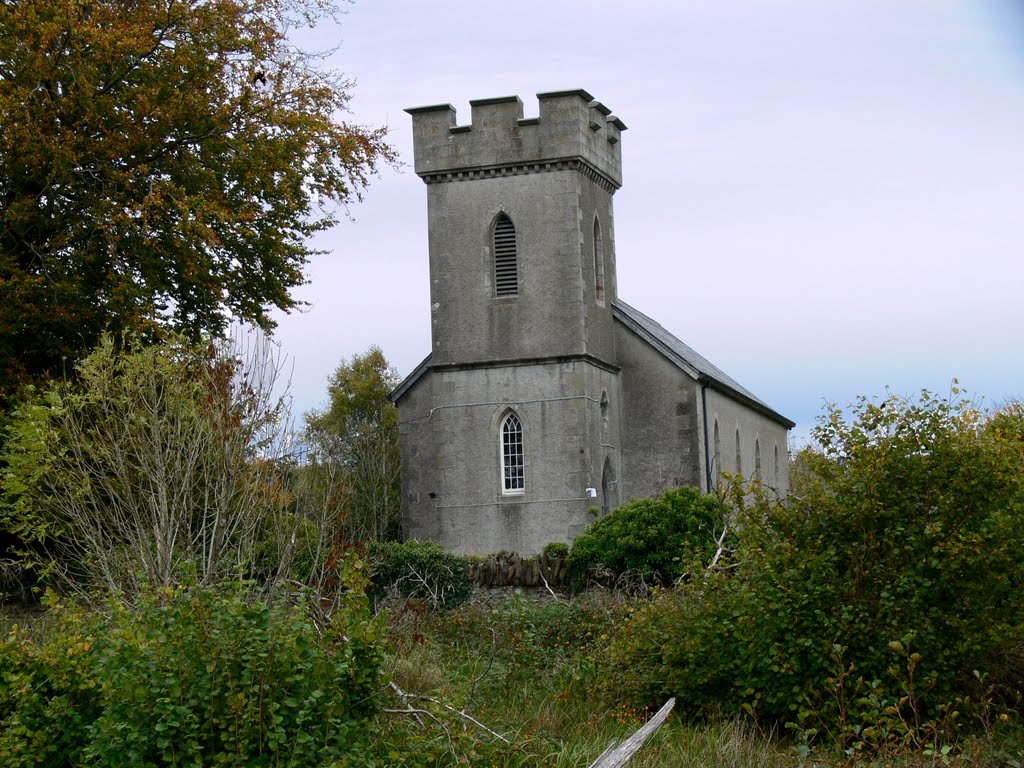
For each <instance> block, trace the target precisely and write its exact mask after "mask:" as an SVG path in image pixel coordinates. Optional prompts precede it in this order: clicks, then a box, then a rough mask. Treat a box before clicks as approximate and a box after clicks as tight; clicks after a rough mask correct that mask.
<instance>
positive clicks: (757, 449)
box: [754, 438, 761, 480]
mask: <svg viewBox="0 0 1024 768" xmlns="http://www.w3.org/2000/svg"><path fill="white" fill-rule="evenodd" d="M754 479H755V480H760V479H761V440H760V438H758V439H756V440H754Z"/></svg>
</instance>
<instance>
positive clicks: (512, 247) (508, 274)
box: [494, 216, 519, 296]
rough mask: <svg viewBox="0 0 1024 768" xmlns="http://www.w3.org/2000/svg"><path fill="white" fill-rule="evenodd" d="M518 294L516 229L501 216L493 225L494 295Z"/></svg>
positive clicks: (509, 221)
mask: <svg viewBox="0 0 1024 768" xmlns="http://www.w3.org/2000/svg"><path fill="white" fill-rule="evenodd" d="M518 293H519V265H518V258H517V254H516V228H515V227H514V226H513V225H512V221H511V219H509V218H508V217H507V216H502V217H501V218H500V219H498V221H497V223H496V224H495V225H494V295H495V296H515V295H517V294H518Z"/></svg>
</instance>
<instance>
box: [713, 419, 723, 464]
mask: <svg viewBox="0 0 1024 768" xmlns="http://www.w3.org/2000/svg"><path fill="white" fill-rule="evenodd" d="M711 461H712V462H713V463H714V468H715V472H716V473H717V472H721V471H722V435H721V433H720V432H719V431H718V419H715V455H714V456H712V457H711Z"/></svg>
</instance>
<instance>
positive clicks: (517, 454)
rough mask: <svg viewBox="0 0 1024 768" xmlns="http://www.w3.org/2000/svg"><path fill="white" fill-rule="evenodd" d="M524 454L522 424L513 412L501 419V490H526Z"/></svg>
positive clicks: (519, 491)
mask: <svg viewBox="0 0 1024 768" xmlns="http://www.w3.org/2000/svg"><path fill="white" fill-rule="evenodd" d="M525 459H526V454H525V451H524V445H523V424H522V422H520V421H519V417H518V416H516V414H515V413H511V412H510V413H509V414H508V415H507V416H505V418H504V419H502V420H501V492H502V493H522V492H523V491H525V490H526V461H525Z"/></svg>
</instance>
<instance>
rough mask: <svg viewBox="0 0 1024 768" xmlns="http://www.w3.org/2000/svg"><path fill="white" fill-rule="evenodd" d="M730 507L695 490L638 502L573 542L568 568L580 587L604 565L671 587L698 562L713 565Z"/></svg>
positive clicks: (602, 520)
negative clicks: (710, 562)
mask: <svg viewBox="0 0 1024 768" xmlns="http://www.w3.org/2000/svg"><path fill="white" fill-rule="evenodd" d="M725 533H726V523H725V505H724V504H723V503H722V501H721V500H720V499H718V498H716V497H714V496H709V495H703V494H701V493H700V492H699V491H698V490H696V489H695V488H673V489H671V490H668V491H665V493H663V494H662V495H661V496H658V497H655V498H649V499H634V500H633V501H630V502H627V503H625V504H623V505H622V506H621V507H618V508H617V509H616V510H615V511H613V512H612V513H610V514H608V515H606V516H605V517H602V518H600V519H598V520H597V521H595V522H594V523H592V524H591V525H590V526H589V527H588V528H587V531H586V533H584V534H583V535H582V536H580V537H578V538H577V539H576V540H575V541H574V542H573V544H572V551H571V552H570V554H569V560H568V568H569V574H570V578H571V579H573V580H574V581H576V582H577V583H582V582H584V581H585V580H586V578H587V576H588V574H590V573H591V572H593V571H594V569H596V568H598V567H603V568H606V569H609V570H610V571H611V572H612V573H613V574H614V575H616V576H618V575H621V574H623V573H625V572H627V571H632V572H635V573H636V574H638V575H640V576H642V577H650V578H652V579H654V580H656V581H658V582H660V583H662V584H671V583H672V582H674V581H675V580H676V579H678V578H680V577H681V576H682V575H683V574H684V573H686V572H687V569H689V568H690V567H691V566H692V565H693V564H694V562H696V563H698V564H700V563H704V564H706V563H708V562H709V561H710V560H711V558H712V557H713V556H714V553H715V551H716V548H717V547H718V546H720V545H721V544H722V543H724V536H725Z"/></svg>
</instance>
